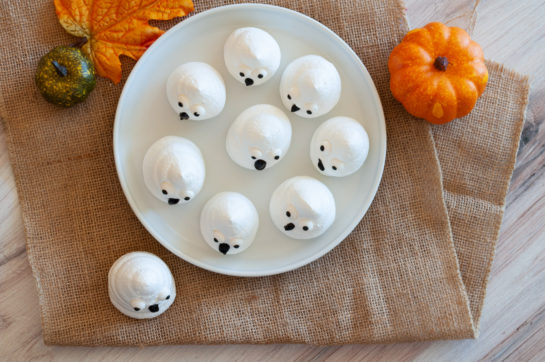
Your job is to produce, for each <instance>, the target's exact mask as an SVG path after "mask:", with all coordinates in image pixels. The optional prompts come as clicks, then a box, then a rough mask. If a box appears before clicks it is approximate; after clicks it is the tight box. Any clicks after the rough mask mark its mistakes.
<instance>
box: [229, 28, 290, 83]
mask: <svg viewBox="0 0 545 362" xmlns="http://www.w3.org/2000/svg"><path fill="white" fill-rule="evenodd" d="M223 57H224V60H225V66H226V67H227V70H228V71H229V73H231V75H232V76H233V77H234V78H235V79H236V80H237V81H239V82H240V83H243V84H246V86H251V85H260V84H263V83H265V82H266V81H267V80H268V79H270V78H271V77H272V76H273V75H274V73H275V72H276V70H277V69H278V66H279V65H280V58H281V54H280V47H279V46H278V43H277V42H276V40H274V38H273V37H272V36H271V35H270V34H269V33H267V32H266V31H264V30H261V29H258V28H253V27H247V28H239V29H237V30H235V31H233V32H232V33H231V35H229V37H228V38H227V41H226V42H225V46H224V48H223Z"/></svg>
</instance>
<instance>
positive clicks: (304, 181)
mask: <svg viewBox="0 0 545 362" xmlns="http://www.w3.org/2000/svg"><path fill="white" fill-rule="evenodd" d="M269 212H270V214H271V218H272V221H273V223H274V225H275V226H276V227H277V228H278V229H279V230H280V231H282V232H283V233H284V234H286V235H287V236H289V237H291V238H293V239H312V238H315V237H317V236H320V235H322V234H323V233H324V232H325V231H326V230H327V229H328V228H329V227H330V226H331V224H333V221H334V220H335V213H336V211H335V199H334V197H333V194H332V193H331V191H329V189H328V188H327V186H326V185H324V184H323V183H321V182H320V181H318V180H316V179H315V178H312V177H308V176H296V177H292V178H290V179H288V180H286V181H284V182H283V183H282V184H280V186H278V187H277V188H276V190H274V192H273V194H272V197H271V202H270V204H269Z"/></svg>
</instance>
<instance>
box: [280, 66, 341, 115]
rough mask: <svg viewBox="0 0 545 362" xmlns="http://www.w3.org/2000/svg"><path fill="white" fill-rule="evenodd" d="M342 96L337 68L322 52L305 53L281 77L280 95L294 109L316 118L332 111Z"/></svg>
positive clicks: (285, 103)
mask: <svg viewBox="0 0 545 362" xmlns="http://www.w3.org/2000/svg"><path fill="white" fill-rule="evenodd" d="M340 97H341V77H340V75H339V72H338V71H337V68H335V66H334V65H333V64H332V63H331V62H329V61H328V60H326V59H325V58H323V57H321V56H319V55H305V56H302V57H299V58H297V59H295V60H294V61H292V62H291V63H290V64H288V66H287V67H286V69H285V70H284V73H283V74H282V79H281V80H280V98H281V99H282V103H283V104H284V106H285V107H286V108H287V109H289V110H290V112H293V113H295V114H296V115H298V116H300V117H303V118H315V117H319V116H321V115H324V114H326V113H327V112H329V111H331V110H332V109H333V107H335V105H337V102H338V101H339V99H340Z"/></svg>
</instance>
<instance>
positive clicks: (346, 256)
mask: <svg viewBox="0 0 545 362" xmlns="http://www.w3.org/2000/svg"><path fill="white" fill-rule="evenodd" d="M195 2H196V5H197V11H202V10H204V9H206V8H209V7H213V6H218V5H222V4H224V3H229V2H222V1H204V0H196V1H195ZM270 3H274V4H277V5H281V6H286V7H289V8H292V9H294V10H297V11H300V12H302V13H305V14H307V15H309V16H311V17H313V18H315V19H317V20H318V21H320V22H322V23H324V24H325V25H326V26H328V27H330V28H331V29H333V30H334V31H335V32H337V33H338V34H339V35H340V36H341V37H342V38H344V39H345V40H346V41H347V42H348V43H349V45H350V46H351V47H352V48H353V49H354V50H355V51H356V53H357V54H358V55H359V56H360V57H361V58H362V60H363V62H364V63H365V65H366V66H367V68H368V70H369V72H370V73H371V76H372V77H373V80H374V81H375V84H376V86H377V88H378V90H379V93H380V96H381V100H382V102H383V107H384V112H385V115H386V120H387V133H388V154H387V161H386V168H385V170H384V177H383V180H382V184H381V186H380V189H379V191H378V193H377V196H376V199H375V201H374V203H373V205H372V207H371V208H370V210H369V212H368V213H367V215H366V216H365V218H364V219H363V221H362V222H361V223H360V225H359V226H358V227H357V228H356V230H355V231H354V232H353V233H352V234H351V235H350V236H349V237H348V238H347V239H346V240H345V241H344V242H343V243H342V244H341V245H340V246H338V247H337V248H336V249H334V250H333V251H332V252H330V253H329V254H328V255H326V256H325V257H323V258H321V259H319V260H317V261H315V262H313V263H311V264H310V265H308V266H306V267H303V268H301V269H299V270H296V271H292V272H289V273H285V274H281V275H277V276H272V277H264V278H235V277H227V276H223V275H219V274H214V273H211V272H207V271H204V270H201V269H199V268H197V267H194V266H192V265H190V264H188V263H186V262H184V261H183V260H181V259H179V258H177V257H175V256H174V255H172V254H171V253H170V252H168V251H167V250H165V249H163V248H162V247H161V246H160V245H159V243H158V242H156V241H155V240H154V239H153V238H152V237H151V236H150V235H149V234H148V233H147V232H146V231H145V230H144V228H143V227H142V226H141V225H140V224H139V222H138V220H137V219H136V217H135V216H134V215H133V213H132V211H131V210H130V208H129V206H128V204H127V202H126V200H125V198H124V196H123V193H122V191H121V188H120V186H119V183H118V180H117V176H116V173H115V168H114V161H113V155H112V126H113V119H114V113H115V109H116V104H117V101H118V98H119V94H120V92H121V89H122V85H123V84H120V85H113V84H112V83H110V82H109V81H107V80H104V79H100V80H99V82H98V85H97V89H96V90H95V91H94V92H93V93H92V94H91V96H90V98H89V99H88V100H87V101H86V102H84V103H83V104H80V105H78V106H76V107H74V108H72V109H67V110H64V109H59V108H57V107H55V106H52V105H50V104H48V103H46V102H45V101H44V100H43V99H42V97H41V96H40V95H39V93H38V91H37V89H36V87H35V85H34V81H33V75H34V71H35V69H36V65H37V63H38V60H39V58H40V57H41V56H42V55H43V54H45V53H46V52H47V51H49V50H50V49H51V48H53V47H54V46H56V45H60V44H69V43H71V42H73V39H72V38H71V37H70V36H69V35H67V34H66V33H65V32H64V30H63V29H62V28H61V27H60V25H59V24H58V22H57V19H56V17H55V12H54V8H53V2H52V1H51V0H35V1H32V2H27V3H25V4H24V5H22V4H21V3H20V2H19V1H17V0H1V2H0V4H1V5H0V26H1V32H0V39H1V44H2V48H1V49H2V51H1V53H0V81H1V84H0V112H1V116H2V118H3V119H4V127H5V132H6V136H7V141H8V145H9V153H10V159H11V162H12V166H13V170H14V173H15V179H16V183H17V190H18V195H19V200H20V202H21V206H22V210H23V218H24V224H25V229H26V235H27V250H28V257H29V261H30V264H31V266H32V270H33V272H34V276H35V277H36V281H37V288H38V293H39V299H40V306H41V308H42V319H43V335H44V339H45V342H46V343H54V344H79V345H102V344H108V345H147V344H166V343H282V342H290V343H299V342H300V343H313V344H339V343H369V342H395V341H414V340H427V339H439V338H471V337H475V336H476V334H477V333H478V332H477V326H478V321H479V316H480V311H481V306H482V303H483V299H484V294H485V290H486V282H487V277H488V273H489V269H490V265H491V263H492V259H493V254H494V244H495V240H496V239H497V236H498V231H499V226H500V223H501V218H502V213H503V207H504V199H505V194H506V192H507V188H508V185H509V180H510V176H511V172H512V169H513V166H514V161H515V156H516V151H517V146H518V141H519V136H520V132H521V128H522V124H523V121H524V110H525V107H526V103H527V96H528V83H527V80H526V79H525V78H523V77H521V76H518V75H516V74H514V73H513V72H511V71H509V70H506V69H504V68H502V67H501V66H500V65H497V64H493V63H490V62H489V63H488V67H489V71H490V82H489V84H488V87H487V89H486V91H485V93H484V95H483V96H482V97H481V99H480V100H479V101H478V103H477V106H476V108H475V109H474V110H473V112H472V113H471V114H470V115H469V116H467V117H465V118H464V119H460V120H457V121H455V122H452V123H451V124H449V125H447V126H442V127H433V128H432V127H430V126H429V125H428V124H427V123H425V122H423V121H421V120H417V119H414V118H413V117H411V116H409V115H408V114H407V113H406V112H405V111H404V109H403V108H402V107H401V106H400V105H399V104H398V103H397V102H396V101H395V100H394V99H393V98H392V96H391V94H390V92H389V89H388V80H389V76H388V71H387V66H386V64H387V59H388V54H389V53H390V51H391V49H392V48H393V47H394V46H395V45H396V44H398V43H399V41H400V40H401V39H402V37H403V35H404V34H405V33H406V31H407V30H408V27H407V22H406V19H405V18H404V10H403V5H402V4H400V3H398V1H396V0H389V1H382V0H369V1H354V0H335V1H333V0H331V1H312V0H300V1H283V0H279V1H271V2H270ZM174 23H175V22H174V21H173V22H170V23H167V24H166V25H165V24H162V25H161V26H163V27H165V28H168V27H169V26H171V25H172V24H174ZM485 51H486V49H485ZM131 67H132V63H130V62H125V65H124V75H125V78H124V79H126V76H127V74H128V73H129V71H130V68H131ZM135 250H146V251H150V252H152V253H155V254H157V255H159V256H160V257H161V258H162V259H163V260H165V262H166V263H167V264H168V265H169V266H170V268H171V270H172V271H173V273H174V276H175V279H176V286H177V290H178V296H177V298H176V301H175V303H174V305H173V306H172V307H171V308H170V309H169V310H168V311H167V312H166V313H165V314H163V315H161V316H160V317H158V318H156V319H153V320H147V321H139V320H133V319H129V318H127V317H125V316H123V315H121V314H120V313H119V312H118V311H117V310H115V309H114V307H113V306H112V305H111V304H110V302H109V299H108V295H107V273H108V269H109V267H110V266H111V264H112V263H113V262H114V260H115V259H117V258H118V257H119V256H120V255H122V254H124V253H126V252H129V251H135Z"/></svg>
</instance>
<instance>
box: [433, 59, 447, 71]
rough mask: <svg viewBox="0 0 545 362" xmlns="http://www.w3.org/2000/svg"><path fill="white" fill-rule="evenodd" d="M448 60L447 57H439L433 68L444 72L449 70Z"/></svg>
mask: <svg viewBox="0 0 545 362" xmlns="http://www.w3.org/2000/svg"><path fill="white" fill-rule="evenodd" d="M447 65H448V60H447V57H437V58H435V62H434V63H433V66H434V67H435V69H437V70H440V71H442V72H444V71H445V70H447Z"/></svg>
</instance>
